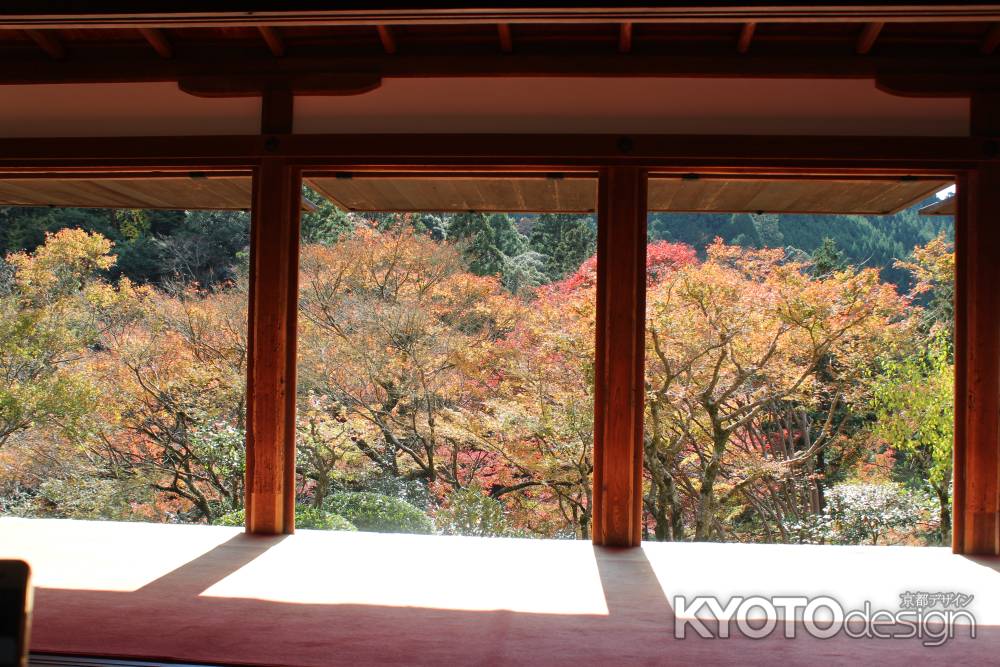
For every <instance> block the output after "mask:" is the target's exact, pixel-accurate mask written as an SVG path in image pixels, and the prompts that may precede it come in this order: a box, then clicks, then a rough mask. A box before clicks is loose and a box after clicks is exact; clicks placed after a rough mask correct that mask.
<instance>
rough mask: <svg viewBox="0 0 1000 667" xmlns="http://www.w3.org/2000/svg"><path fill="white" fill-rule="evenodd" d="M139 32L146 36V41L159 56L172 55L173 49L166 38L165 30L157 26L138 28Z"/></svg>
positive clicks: (168, 56) (170, 56) (171, 56)
mask: <svg viewBox="0 0 1000 667" xmlns="http://www.w3.org/2000/svg"><path fill="white" fill-rule="evenodd" d="M139 32H140V33H141V34H142V36H143V37H145V38H146V41H147V42H149V45H150V46H152V47H153V50H154V51H156V52H157V53H158V54H159V55H160V57H161V58H173V57H174V49H173V47H171V46H170V40H168V39H167V35H166V33H165V32H163V31H162V30H160V29H159V28H139Z"/></svg>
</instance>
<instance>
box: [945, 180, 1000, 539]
mask: <svg viewBox="0 0 1000 667" xmlns="http://www.w3.org/2000/svg"><path fill="white" fill-rule="evenodd" d="M958 186H959V187H958V193H957V196H958V197H960V199H959V201H958V216H957V219H956V225H955V252H956V276H955V491H954V495H955V498H954V501H955V518H954V524H955V525H954V530H953V537H952V548H953V550H954V551H955V552H956V553H964V554H997V553H1000V483H998V482H1000V166H996V165H984V166H982V167H980V168H979V169H976V170H973V171H971V172H969V173H968V174H967V175H966V176H964V177H963V178H962V179H960V181H959V184H958Z"/></svg>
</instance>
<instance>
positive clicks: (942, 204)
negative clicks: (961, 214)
mask: <svg viewBox="0 0 1000 667" xmlns="http://www.w3.org/2000/svg"><path fill="white" fill-rule="evenodd" d="M957 212H958V202H957V200H956V199H955V196H954V195H952V196H951V197H948V198H947V199H942V200H941V201H939V202H935V203H933V204H931V205H930V206H924V207H923V208H922V209H920V215H955V214H956V213H957Z"/></svg>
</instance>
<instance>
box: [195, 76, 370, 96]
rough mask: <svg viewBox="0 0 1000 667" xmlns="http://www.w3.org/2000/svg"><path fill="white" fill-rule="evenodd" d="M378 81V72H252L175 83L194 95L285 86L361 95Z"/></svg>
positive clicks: (307, 91) (254, 92)
mask: <svg viewBox="0 0 1000 667" xmlns="http://www.w3.org/2000/svg"><path fill="white" fill-rule="evenodd" d="M381 85H382V78H381V77H380V76H379V75H378V74H354V75H351V74H333V75H324V74H314V75H307V76H295V77H292V78H283V77H268V76H256V75H243V76H229V77H220V76H192V77H185V78H182V79H180V80H179V81H178V82H177V87H178V88H180V89H181V90H183V91H184V92H185V93H188V94H189V95H194V96H196V97H257V96H259V95H262V94H263V93H264V92H266V91H268V90H289V91H291V92H293V93H295V94H298V95H326V96H330V97H336V96H341V95H361V94H363V93H367V92H371V91H373V90H375V89H376V88H378V87H379V86H381Z"/></svg>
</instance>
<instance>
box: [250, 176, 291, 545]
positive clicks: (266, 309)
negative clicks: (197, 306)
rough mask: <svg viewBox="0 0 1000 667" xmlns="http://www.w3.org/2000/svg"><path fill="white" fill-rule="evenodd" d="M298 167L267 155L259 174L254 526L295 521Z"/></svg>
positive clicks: (253, 289) (254, 274) (267, 528)
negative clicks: (268, 157)
mask: <svg viewBox="0 0 1000 667" xmlns="http://www.w3.org/2000/svg"><path fill="white" fill-rule="evenodd" d="M301 189H302V182H301V176H300V174H299V172H298V169H295V168H293V167H290V166H289V165H288V164H286V163H285V162H284V161H283V160H279V159H265V160H263V161H262V164H261V165H260V167H258V169H257V170H256V172H255V173H254V181H253V214H252V217H251V220H252V222H251V227H252V229H251V241H250V306H249V311H250V334H249V344H248V347H249V350H248V362H247V373H248V378H247V465H246V470H247V477H246V527H247V532H250V533H260V534H280V533H291V532H293V531H294V529H295V337H296V315H297V305H298V263H299V262H298V260H299V215H300V211H301Z"/></svg>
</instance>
